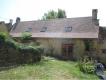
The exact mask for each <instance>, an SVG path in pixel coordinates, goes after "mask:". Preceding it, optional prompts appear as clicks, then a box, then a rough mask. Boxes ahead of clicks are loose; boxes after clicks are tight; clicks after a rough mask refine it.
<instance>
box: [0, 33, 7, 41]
mask: <svg viewBox="0 0 107 80" xmlns="http://www.w3.org/2000/svg"><path fill="white" fill-rule="evenodd" d="M6 38H7V34H6V33H4V32H0V42H5V40H6Z"/></svg>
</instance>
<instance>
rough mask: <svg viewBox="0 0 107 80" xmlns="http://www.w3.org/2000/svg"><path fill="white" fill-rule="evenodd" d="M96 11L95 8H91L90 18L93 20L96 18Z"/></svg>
mask: <svg viewBox="0 0 107 80" xmlns="http://www.w3.org/2000/svg"><path fill="white" fill-rule="evenodd" d="M97 12H98V10H97V9H93V10H92V19H93V20H97Z"/></svg>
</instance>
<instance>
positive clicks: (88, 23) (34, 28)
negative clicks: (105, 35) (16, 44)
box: [10, 17, 99, 38]
mask: <svg viewBox="0 0 107 80" xmlns="http://www.w3.org/2000/svg"><path fill="white" fill-rule="evenodd" d="M43 27H47V30H46V32H41V30H42V28H43ZM65 27H72V30H71V32H66V31H65ZM29 29H30V30H31V33H32V37H36V38H98V33H99V26H96V25H95V24H94V23H93V22H92V17H78V18H63V19H51V20H45V21H44V20H38V21H21V22H19V23H18V24H17V26H16V27H15V29H12V30H11V32H10V34H11V35H12V36H13V37H20V36H21V33H22V32H25V31H27V30H29Z"/></svg>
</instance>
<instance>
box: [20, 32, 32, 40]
mask: <svg viewBox="0 0 107 80" xmlns="http://www.w3.org/2000/svg"><path fill="white" fill-rule="evenodd" d="M31 36H32V35H31V33H30V32H24V33H22V35H21V39H22V40H29V39H31Z"/></svg>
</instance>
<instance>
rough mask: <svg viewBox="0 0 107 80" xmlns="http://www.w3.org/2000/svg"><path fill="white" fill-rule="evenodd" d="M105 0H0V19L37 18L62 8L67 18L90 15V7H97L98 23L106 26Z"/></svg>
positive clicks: (24, 19) (23, 19)
mask: <svg viewBox="0 0 107 80" xmlns="http://www.w3.org/2000/svg"><path fill="white" fill-rule="evenodd" d="M106 5H107V2H106V0H0V21H5V22H9V20H10V19H13V21H15V19H16V17H20V18H21V21H30V20H38V19H41V17H42V16H43V15H44V13H46V12H48V11H49V10H55V11H57V9H58V8H59V9H63V10H65V11H66V15H67V17H68V18H72V17H85V16H91V15H92V9H98V19H100V25H101V26H106V25H107V23H106V15H107V9H106V7H107V6H106Z"/></svg>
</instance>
